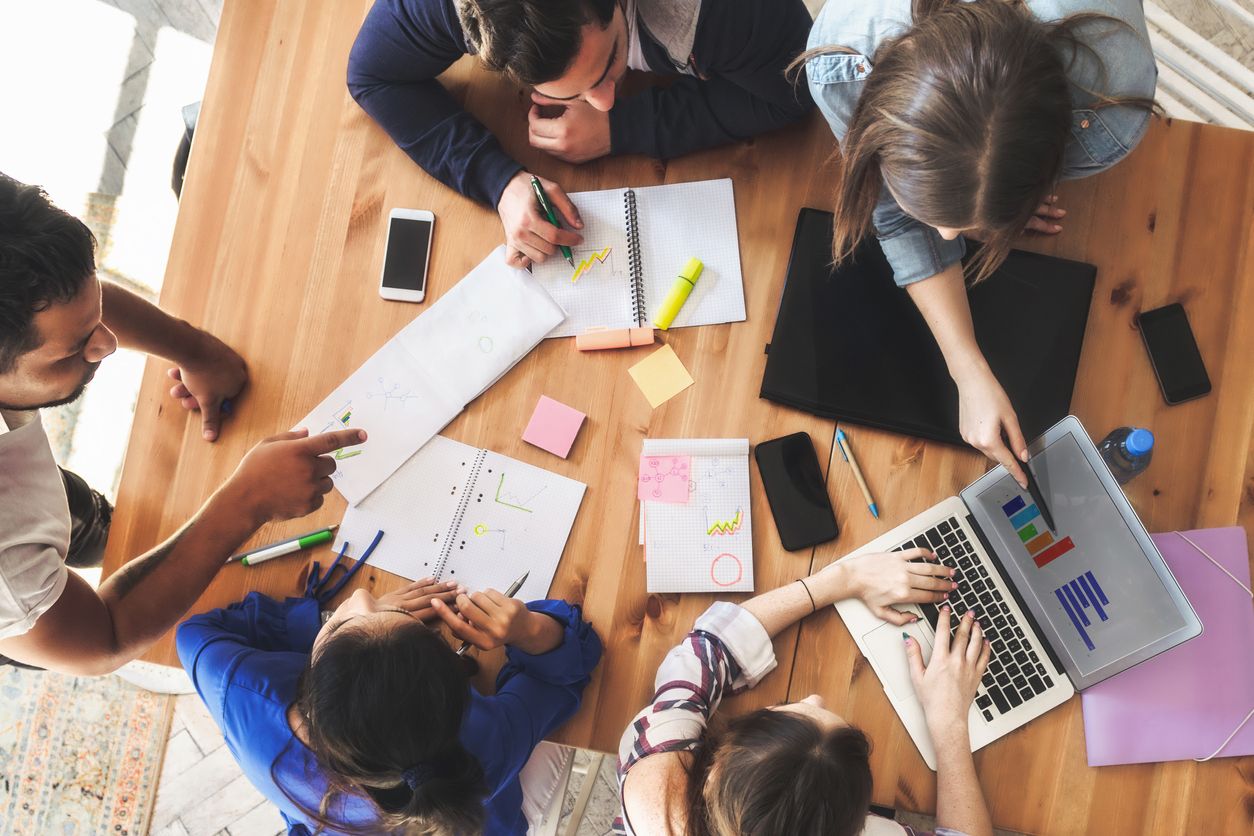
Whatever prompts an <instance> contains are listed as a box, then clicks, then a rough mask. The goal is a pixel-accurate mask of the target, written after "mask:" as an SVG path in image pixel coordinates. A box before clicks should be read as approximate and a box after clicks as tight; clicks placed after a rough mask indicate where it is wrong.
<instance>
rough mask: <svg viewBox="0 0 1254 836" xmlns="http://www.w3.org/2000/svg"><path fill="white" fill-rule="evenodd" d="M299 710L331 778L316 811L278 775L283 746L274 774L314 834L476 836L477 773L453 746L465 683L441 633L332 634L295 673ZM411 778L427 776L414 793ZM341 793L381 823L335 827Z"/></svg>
mask: <svg viewBox="0 0 1254 836" xmlns="http://www.w3.org/2000/svg"><path fill="white" fill-rule="evenodd" d="M295 705H296V709H297V711H298V712H299V713H300V715H301V717H302V718H304V721H305V729H306V734H307V736H308V739H309V749H310V750H311V751H312V752H313V754H314V756H315V757H316V758H317V761H318V765H319V767H320V768H321V769H322V770H323V771H324V772H325V773H326V775H327V781H328V783H327V790H326V793H325V795H324V796H323V798H322V801H321V803H320V805H319V809H317V810H313V809H310V808H309V807H307V806H306V805H305V804H304V803H302V802H301V801H299V800H298V799H297V798H295V797H293V794H292V793H291V792H290V791H289V790H288V789H287V788H286V787H284V786H283V785H282V782H280V780H279V779H278V777H277V776H276V775H275V769H276V766H277V765H278V763H279V761H280V760H281V759H282V758H283V757H284V754H286V752H287V749H284V751H283V752H281V753H280V754H279V756H278V757H277V758H275V760H274V763H273V764H271V766H270V775H271V777H272V778H274V779H275V783H276V784H278V785H279V788H280V789H281V790H282V791H283V793H284V794H285V795H286V796H287V798H288V800H289V801H291V802H292V803H293V804H295V805H296V806H297V807H299V808H300V809H301V810H302V811H303V812H304V813H305V814H306V815H308V816H309V817H310V818H311V819H313V820H315V821H317V822H318V824H319V826H320V827H329V828H333V829H335V830H337V831H342V832H346V833H380V832H382V833H388V834H404V836H411V834H412V835H413V836H418V834H475V833H479V832H480V831H482V829H483V825H484V821H485V818H486V811H485V809H484V806H483V800H484V798H486V797H487V794H488V788H487V784H486V782H485V780H484V775H483V767H482V766H480V764H479V761H478V760H477V759H476V758H475V757H474V756H473V755H472V754H470V752H469V751H467V750H466V748H465V747H464V746H462V744H461V742H460V740H459V739H458V734H459V732H460V731H461V725H462V720H463V719H464V717H465V715H466V711H467V710H468V708H469V706H470V681H469V680H468V679H467V676H466V669H465V668H464V667H463V666H462V663H461V659H460V657H458V656H457V654H455V653H454V652H453V651H452V649H450V648H449V646H448V644H447V643H446V642H445V641H444V639H443V638H442V637H441V636H440V635H439V634H438V633H435V632H432V631H431V630H429V629H427V628H426V627H425V626H423V625H422V624H421V623H419V622H416V621H415V622H412V623H406V624H402V625H400V626H398V627H395V628H392V629H377V628H370V627H369V626H366V627H348V626H346V627H343V628H341V629H339V630H337V631H335V632H333V633H332V634H331V635H330V636H329V637H328V638H327V640H326V642H325V643H324V644H323V646H322V647H321V648H320V649H319V651H318V653H317V655H316V656H315V657H313V658H311V660H310V665H309V667H307V668H306V669H305V670H304V672H303V673H302V674H301V676H300V680H299V682H298V684H297V687H296V703H295ZM415 768H417V769H415ZM414 771H416V772H419V773H422V775H423V777H422V780H415V781H414V786H411V785H410V783H408V782H407V780H406V775H405V773H406V772H410V777H411V779H412V777H413V772H414ZM346 796H357V797H359V798H365V799H367V800H369V801H370V802H372V803H373V804H374V806H375V807H376V808H377V809H378V818H377V820H376V821H374V822H367V823H364V824H358V825H352V824H348V823H346V822H343V821H339V820H336V819H335V818H334V817H333V816H332V815H331V812H332V809H333V807H334V806H336V805H337V802H342V801H343V800H344V798H345V797H346ZM340 806H342V804H341V805H340Z"/></svg>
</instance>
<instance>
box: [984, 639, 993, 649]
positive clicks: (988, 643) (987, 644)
mask: <svg viewBox="0 0 1254 836" xmlns="http://www.w3.org/2000/svg"><path fill="white" fill-rule="evenodd" d="M990 644H992V642H991V641H989V640H988V639H985V640H984V646H985V647H988V646H989V645H990Z"/></svg>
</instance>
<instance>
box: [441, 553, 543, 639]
mask: <svg viewBox="0 0 1254 836" xmlns="http://www.w3.org/2000/svg"><path fill="white" fill-rule="evenodd" d="M530 574H531V570H530V569H528V570H527V571H526V572H523V576H522V577H521V578H519V579H518V580H516V581H514V582H513V583H511V584H510V585H509V589H507V590H505V597H506V598H513V597H514V594H515V593H516V592H518V590H520V589H522V585H523V584H524V583H526V581H527V576H528V575H530ZM470 648H471V644H470V642H468V641H464V640H463V641H462V646H461V647H459V648H457V655H458V656H465V655H466V651H467V650H470Z"/></svg>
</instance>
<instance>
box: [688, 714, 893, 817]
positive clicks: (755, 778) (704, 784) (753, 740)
mask: <svg viewBox="0 0 1254 836" xmlns="http://www.w3.org/2000/svg"><path fill="white" fill-rule="evenodd" d="M870 752H871V744H870V743H869V742H868V741H867V738H866V735H864V734H863V733H862V732H861V731H859V730H858V729H855V728H852V727H850V726H842V727H840V728H836V729H830V730H826V731H825V730H823V729H821V728H820V727H819V726H818V724H816V723H815V722H814V720H813V719H811V718H810V717H806V716H802V715H800V714H796V713H793V712H790V711H775V710H772V709H769V708H763V709H761V710H759V711H755V712H753V713H752V714H746V715H744V716H743V717H737V718H734V719H731V720H727V721H722V720H718V719H716V720H715V722H714V723H713V724H712V725H711V726H710V728H709V729H708V730H707V732H706V734H705V737H704V738H703V740H702V742H701V745H700V746H699V747H698V748H697V750H696V752H695V756H694V758H693V761H692V763H691V765H690V766H689V768H688V798H687V802H688V815H687V836H857V834H858V833H860V832H861V831H862V829H863V827H864V826H865V823H866V814H867V810H868V808H869V807H870V804H871V764H870ZM668 819H669V816H668Z"/></svg>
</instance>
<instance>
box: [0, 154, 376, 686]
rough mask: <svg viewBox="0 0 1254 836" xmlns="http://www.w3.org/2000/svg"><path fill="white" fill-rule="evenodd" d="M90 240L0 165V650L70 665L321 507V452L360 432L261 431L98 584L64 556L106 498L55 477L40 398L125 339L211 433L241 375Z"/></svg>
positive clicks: (87, 551) (99, 533)
mask: <svg viewBox="0 0 1254 836" xmlns="http://www.w3.org/2000/svg"><path fill="white" fill-rule="evenodd" d="M94 251H95V238H94V237H93V236H92V234H91V232H90V231H89V230H88V229H87V227H86V226H85V225H83V223H82V222H81V221H79V220H78V219H77V218H74V217H73V216H71V215H69V214H67V213H66V212H64V211H62V210H61V209H58V208H57V207H55V206H53V205H52V203H51V202H50V201H49V200H48V196H47V195H46V194H44V192H43V191H42V190H41V189H40V188H39V187H37V186H26V185H23V184H21V183H18V182H17V181H15V180H12V179H11V178H9V177H6V176H4V175H3V174H0V654H2V657H0V663H3V662H18V663H22V664H25V665H27V666H36V667H41V668H47V669H51V670H58V671H62V672H65V673H72V674H78V675H97V674H103V673H108V672H109V671H112V670H115V669H117V668H118V667H120V666H121V665H123V664H125V663H126V662H128V661H130V660H132V659H134V658H135V657H136V656H138V655H139V654H141V653H143V652H144V651H145V650H147V649H148V648H149V647H151V646H152V644H153V643H154V642H156V640H157V639H159V638H160V637H161V636H162V635H163V634H164V633H165V632H166V631H167V630H169V629H170V628H171V627H173V626H174V625H175V623H177V621H178V620H179V618H180V617H181V616H182V615H183V614H184V613H185V612H186V611H187V609H188V608H189V607H191V605H192V604H193V603H195V601H196V599H197V598H199V597H200V595H201V593H202V592H204V590H205V588H206V587H207V586H208V585H209V582H210V581H211V580H213V577H214V575H215V574H216V573H217V571H218V569H219V568H220V567H221V566H222V565H223V564H224V563H225V561H226V558H227V557H229V556H230V555H231V554H232V553H233V552H235V551H236V550H237V549H238V548H239V547H240V546H241V545H242V544H243V543H244V541H246V540H247V539H248V538H249V537H250V536H252V534H253V533H254V532H255V531H256V530H257V529H258V528H260V527H261V525H262V524H264V523H266V522H270V521H273V520H283V519H292V518H294V517H300V516H304V515H305V514H308V513H310V512H311V511H313V510H315V509H317V508H319V507H320V506H321V505H322V498H323V496H324V495H325V494H326V493H327V492H328V491H330V490H331V487H332V483H331V479H330V474H331V473H333V472H334V470H335V464H334V462H333V461H332V459H331V458H330V457H329V456H327V455H324V454H328V453H332V452H334V451H335V450H338V449H340V448H341V447H343V446H345V445H354V444H358V443H360V442H362V441H364V440H365V434H364V433H362V432H360V431H358V430H342V431H339V432H334V433H326V434H323V435H319V436H314V437H309V434H308V432H307V431H304V430H301V431H298V432H293V433H282V434H280V435H277V436H274V437H272V438H268V439H266V440H265V441H262V442H261V443H259V444H258V445H257V446H256V447H254V448H253V449H252V450H250V451H249V452H248V454H247V455H245V456H244V459H243V460H242V461H241V462H240V464H239V467H238V468H237V469H236V471H235V473H234V474H233V475H232V476H231V477H230V478H229V479H228V480H227V481H226V482H225V483H224V484H223V485H222V486H221V487H220V488H219V489H218V490H217V491H216V492H215V493H214V494H213V496H211V497H210V498H209V500H208V501H207V502H206V503H205V505H204V507H202V508H201V510H200V512H199V513H197V514H196V516H194V517H193V518H192V519H191V520H190V521H189V522H188V523H187V524H186V525H184V526H183V527H182V529H180V530H179V531H178V532H177V533H176V534H174V536H172V537H171V538H170V539H168V540H166V542H164V543H162V544H161V545H160V546H158V547H157V548H155V549H153V550H152V551H150V552H148V553H147V554H144V555H141V556H139V557H136V558H135V559H133V560H131V561H130V562H128V563H126V564H125V565H124V566H122V567H121V568H120V569H119V570H118V571H117V572H116V573H114V574H113V575H112V576H111V577H109V578H108V579H107V580H106V581H104V582H103V583H102V584H101V585H100V588H99V589H98V590H93V589H92V588H91V587H90V586H89V585H88V584H87V583H86V582H84V581H83V580H82V579H81V578H79V577H78V576H77V575H75V574H74V573H72V572H69V571H67V569H66V566H65V560H66V557H67V555H70V554H74V555H75V556H76V558H78V559H80V562H91V558H92V557H98V555H99V554H100V553H101V552H102V551H103V545H104V540H105V539H106V538H107V530H108V523H109V519H108V517H109V513H110V509H109V508H108V503H107V502H105V501H104V498H103V497H100V496H99V495H98V494H96V493H95V492H93V491H91V490H90V489H89V488H88V487H87V486H86V484H85V483H84V482H83V481H82V480H81V479H79V477H77V476H75V475H74V474H67V475H64V476H63V475H62V474H63V471H61V470H59V469H58V467H57V465H56V462H55V461H54V460H53V458H52V450H51V448H50V447H49V445H48V439H47V436H46V435H44V431H43V426H42V424H41V422H40V418H39V411H38V410H39V409H41V408H43V407H47V406H57V405H60V404H64V403H69V402H70V401H73V400H74V399H76V398H77V397H78V396H79V395H81V394H82V392H83V390H84V388H85V387H86V386H87V383H88V382H89V381H90V380H91V378H92V376H93V375H94V374H95V372H96V368H97V367H98V366H99V365H100V362H101V361H102V360H104V359H105V358H106V357H107V356H109V355H110V354H112V353H113V351H114V350H115V349H116V348H117V347H118V346H119V345H121V346H124V347H126V348H132V349H136V350H138V351H143V352H146V353H149V354H154V355H157V356H159V357H164V358H166V359H168V360H170V361H171V362H172V363H173V364H174V368H172V369H171V370H170V376H171V377H172V378H173V379H174V380H175V381H176V383H175V385H174V386H173V388H171V390H170V394H171V396H173V397H174V398H176V399H178V400H179V401H180V402H181V403H182V405H183V406H184V407H186V408H188V409H194V410H199V411H200V413H201V435H202V436H203V437H204V438H205V439H206V440H207V441H214V440H216V439H217V437H218V432H219V408H220V406H221V403H222V401H223V400H225V399H227V398H230V397H233V396H235V395H237V394H238V393H239V392H240V391H241V390H242V389H243V387H244V384H245V383H246V381H247V379H248V372H247V369H246V367H245V365H244V361H243V359H242V358H241V357H240V356H239V355H238V354H236V353H235V352H234V351H233V350H232V349H231V348H230V347H229V346H227V345H226V344H225V343H223V342H222V341H221V340H219V339H217V338H216V337H214V336H213V335H211V334H209V333H207V332H205V331H202V330H200V329H199V328H196V327H194V326H192V325H190V324H188V323H187V322H184V321H183V320H180V319H176V318H174V317H172V316H170V315H169V314H167V313H165V312H164V311H162V310H161V309H160V308H158V307H156V306H155V305H152V304H150V303H148V302H147V301H145V300H143V299H141V298H140V297H138V296H136V295H135V294H133V293H130V292H129V291H127V290H124V289H123V288H121V287H119V286H117V285H115V284H111V283H109V282H101V281H100V280H99V279H98V278H97V276H96V272H95V262H94ZM151 489H152V490H153V491H157V492H160V491H164V490H165V488H164V486H162V485H153V486H152V487H151ZM71 499H72V500H73V502H74V508H73V510H74V513H73V514H71V506H70V500H71Z"/></svg>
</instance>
